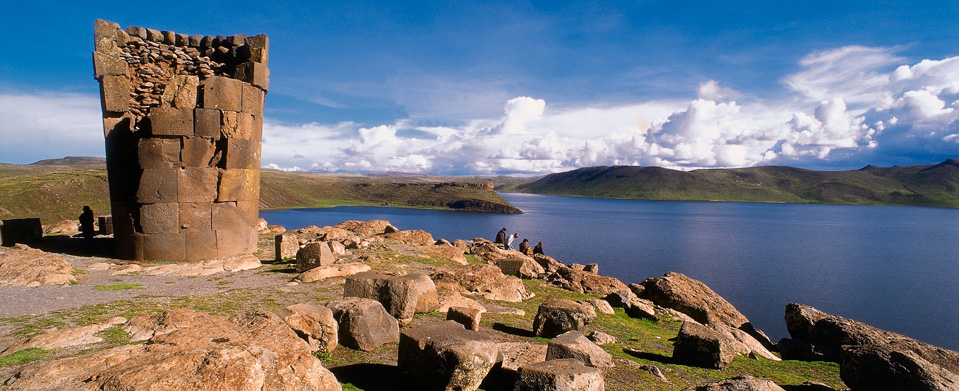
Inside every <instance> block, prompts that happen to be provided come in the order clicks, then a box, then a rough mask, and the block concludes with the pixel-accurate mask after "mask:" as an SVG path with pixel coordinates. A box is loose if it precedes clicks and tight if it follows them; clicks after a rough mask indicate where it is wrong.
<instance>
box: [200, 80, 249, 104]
mask: <svg viewBox="0 0 959 391" xmlns="http://www.w3.org/2000/svg"><path fill="white" fill-rule="evenodd" d="M242 100H243V82H242V81H239V80H234V79H231V78H229V77H224V76H213V77H210V78H208V79H206V80H204V81H203V107H204V108H207V109H220V110H228V111H240V108H241V105H240V103H241V102H242Z"/></svg>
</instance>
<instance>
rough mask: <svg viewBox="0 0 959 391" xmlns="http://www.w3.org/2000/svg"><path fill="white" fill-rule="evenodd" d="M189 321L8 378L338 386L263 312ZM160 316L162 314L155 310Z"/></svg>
mask: <svg viewBox="0 0 959 391" xmlns="http://www.w3.org/2000/svg"><path fill="white" fill-rule="evenodd" d="M171 312H194V313H195V314H194V315H192V316H179V315H177V316H174V317H176V318H178V319H186V318H192V319H193V323H191V324H181V325H180V326H181V327H179V328H178V329H177V330H175V331H172V332H169V333H165V334H159V335H156V336H154V337H152V338H150V340H149V341H148V342H147V343H146V344H137V345H123V346H119V347H116V348H113V349H108V350H103V351H99V352H94V353H89V354H85V355H82V356H77V357H68V358H63V359H59V360H55V361H52V362H50V361H41V362H37V363H34V364H31V365H28V366H27V367H26V368H24V369H23V370H22V371H20V373H19V374H18V375H17V376H16V377H15V378H16V380H14V381H13V382H12V384H10V387H11V388H12V389H18V390H53V389H97V390H101V389H102V390H146V389H158V388H162V389H170V390H187V389H197V388H198V385H203V388H204V389H218V390H240V391H246V390H250V391H254V390H261V389H314V390H340V389H341V387H340V384H339V382H337V381H336V378H335V377H334V376H333V374H332V373H331V372H330V371H328V370H327V369H326V368H323V366H322V365H321V363H320V361H319V360H318V359H317V358H316V357H314V356H313V355H312V352H311V351H310V347H309V346H308V345H307V344H306V342H304V341H303V340H302V339H300V338H299V337H297V336H296V333H294V332H293V330H291V329H290V328H289V327H288V326H287V325H286V324H285V323H283V320H281V319H280V318H279V317H278V316H276V315H275V314H272V313H269V312H251V313H245V314H238V315H235V316H233V317H231V318H229V319H227V318H223V317H218V316H211V315H206V314H202V313H199V312H196V311H192V310H185V309H181V310H174V311H168V312H167V314H169V313H171ZM159 317H160V318H164V317H165V316H164V315H160V316H159Z"/></svg>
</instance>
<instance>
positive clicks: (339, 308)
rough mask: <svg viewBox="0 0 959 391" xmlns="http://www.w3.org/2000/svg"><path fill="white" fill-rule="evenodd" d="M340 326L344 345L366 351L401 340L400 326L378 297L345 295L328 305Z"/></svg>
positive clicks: (340, 338) (340, 334)
mask: <svg viewBox="0 0 959 391" xmlns="http://www.w3.org/2000/svg"><path fill="white" fill-rule="evenodd" d="M326 307H327V308H329V309H330V310H331V311H333V318H335V319H336V322H337V324H338V325H339V330H338V331H339V335H338V338H339V340H340V344H342V345H343V346H346V347H348V348H352V349H359V350H362V351H365V352H368V351H371V350H373V349H376V348H377V347H379V346H382V345H383V344H387V343H391V342H397V341H399V339H400V327H399V322H397V321H396V318H394V317H392V316H390V313H389V312H386V309H385V308H383V305H382V304H380V303H379V302H378V301H376V300H371V299H364V298H359V297H344V298H342V299H340V300H334V301H331V302H330V303H329V304H327V305H326Z"/></svg>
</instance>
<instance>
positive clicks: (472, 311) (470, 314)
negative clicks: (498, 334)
mask: <svg viewBox="0 0 959 391" xmlns="http://www.w3.org/2000/svg"><path fill="white" fill-rule="evenodd" d="M484 312H486V310H485V309H482V310H480V309H476V308H469V307H450V309H449V311H447V312H446V320H452V321H454V322H456V323H459V324H461V325H463V327H465V328H466V329H467V330H474V331H479V325H480V316H481V315H482V314H483V313H484Z"/></svg>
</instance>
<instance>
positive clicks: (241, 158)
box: [223, 139, 260, 169]
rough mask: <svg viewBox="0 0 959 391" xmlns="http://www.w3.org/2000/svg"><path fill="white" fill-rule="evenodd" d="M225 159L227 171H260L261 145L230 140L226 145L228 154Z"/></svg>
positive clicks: (253, 142) (246, 141)
mask: <svg viewBox="0 0 959 391" xmlns="http://www.w3.org/2000/svg"><path fill="white" fill-rule="evenodd" d="M223 158H224V159H226V164H225V167H226V168H227V169H234V168H246V169H259V168H260V143H259V142H255V141H250V140H241V139H229V140H227V143H226V153H225V156H224V157H223Z"/></svg>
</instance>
